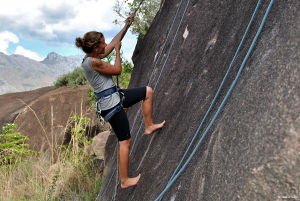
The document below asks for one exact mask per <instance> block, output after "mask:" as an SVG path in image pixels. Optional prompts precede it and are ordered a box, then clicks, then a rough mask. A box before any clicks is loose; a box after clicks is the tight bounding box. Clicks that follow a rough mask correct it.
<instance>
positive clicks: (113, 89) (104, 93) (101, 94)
mask: <svg viewBox="0 0 300 201" xmlns="http://www.w3.org/2000/svg"><path fill="white" fill-rule="evenodd" d="M117 91H118V89H117V87H116V86H114V87H111V88H108V89H105V90H103V91H101V92H99V93H96V92H95V93H94V94H95V96H96V99H97V100H99V99H101V98H104V97H106V96H109V95H111V94H113V93H115V92H117Z"/></svg>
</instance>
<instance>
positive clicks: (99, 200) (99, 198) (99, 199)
mask: <svg viewBox="0 0 300 201" xmlns="http://www.w3.org/2000/svg"><path fill="white" fill-rule="evenodd" d="M182 2H183V0H181V1H180V5H179V6H178V8H177V11H176V14H175V17H174V18H173V21H172V24H171V27H170V29H169V33H168V35H167V38H166V40H165V42H164V45H163V48H162V49H161V51H160V54H159V56H158V58H157V59H156V61H155V64H154V66H153V69H152V73H151V75H150V78H149V81H148V84H147V85H150V83H151V80H152V77H153V74H154V72H155V69H156V66H157V64H158V61H159V59H160V57H161V55H162V53H163V51H164V49H165V47H166V44H167V42H168V40H169V37H170V34H171V32H172V29H173V26H174V24H175V21H176V19H177V16H178V13H179V10H180V8H181V6H182ZM140 113H141V108H140V109H139V110H138V112H137V114H136V115H135V118H134V121H133V125H132V127H131V130H130V133H131V132H132V130H133V128H134V126H135V123H136V120H137V117H138V116H139V115H140ZM141 126H142V122H141V125H140V127H139V129H138V133H137V135H136V136H135V138H134V141H133V144H132V146H131V151H130V155H131V154H132V151H133V148H134V145H135V143H136V140H137V137H138V135H139V131H140V129H141ZM116 171H117V167H115V169H114V171H113V173H112V175H111V177H110V179H109V182H108V183H107V185H106V187H105V189H104V190H103V193H102V194H101V195H99V196H98V198H97V200H98V201H101V200H102V198H103V196H104V195H105V193H106V191H107V189H108V187H109V185H110V183H111V180H112V177H113V176H114V175H115V173H116Z"/></svg>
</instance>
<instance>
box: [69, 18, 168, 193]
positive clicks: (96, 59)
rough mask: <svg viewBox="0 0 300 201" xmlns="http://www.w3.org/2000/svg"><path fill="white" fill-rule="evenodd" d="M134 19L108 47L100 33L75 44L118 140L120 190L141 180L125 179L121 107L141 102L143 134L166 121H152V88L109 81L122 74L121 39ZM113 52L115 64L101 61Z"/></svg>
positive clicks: (125, 127)
mask: <svg viewBox="0 0 300 201" xmlns="http://www.w3.org/2000/svg"><path fill="white" fill-rule="evenodd" d="M133 20H134V16H133V15H131V16H130V17H128V18H127V19H126V24H125V26H124V28H123V29H122V30H121V31H120V32H119V33H118V34H117V35H116V36H115V37H114V38H113V40H112V41H111V42H110V43H109V44H106V43H105V38H104V36H103V34H102V33H101V32H97V31H91V32H87V33H86V34H84V37H83V38H80V37H78V38H76V42H75V43H76V46H77V47H78V48H81V49H82V50H83V52H85V53H86V56H85V58H84V60H83V62H82V68H83V71H84V74H85V76H86V78H87V80H88V81H89V83H90V84H91V86H92V87H93V89H94V93H95V96H96V99H97V111H98V112H99V113H100V115H101V116H102V117H104V118H106V119H107V120H108V122H109V123H110V125H111V126H112V128H113V131H114V132H115V134H116V136H117V138H118V140H119V150H120V151H119V173H120V178H121V188H127V187H130V186H134V185H136V184H137V182H138V181H139V179H140V177H141V174H139V175H138V176H136V177H133V178H129V177H128V163H129V151H130V144H131V136H130V130H129V122H128V119H127V115H126V113H125V111H124V110H123V107H125V108H128V107H130V106H132V105H134V104H136V103H138V102H140V101H142V112H143V117H144V123H145V134H146V135H150V134H152V133H153V132H154V131H156V130H158V129H161V128H162V127H163V126H164V125H165V121H163V122H161V123H158V124H154V123H153V121H152V105H153V90H152V88H151V87H149V86H143V87H137V88H130V89H125V90H122V89H121V90H120V89H119V88H117V87H116V85H115V83H114V82H113V79H112V75H119V74H121V72H122V64H121V58H120V49H121V40H122V38H123V36H124V34H125V33H126V32H127V30H128V28H129V27H130V25H131V23H132V22H133ZM113 49H115V51H116V58H115V63H114V65H111V64H109V63H106V62H103V61H102V60H101V59H102V58H104V57H106V56H107V55H108V54H109V53H111V52H112V50H113ZM122 100H123V101H122ZM108 114H110V115H108ZM107 116H109V117H107Z"/></svg>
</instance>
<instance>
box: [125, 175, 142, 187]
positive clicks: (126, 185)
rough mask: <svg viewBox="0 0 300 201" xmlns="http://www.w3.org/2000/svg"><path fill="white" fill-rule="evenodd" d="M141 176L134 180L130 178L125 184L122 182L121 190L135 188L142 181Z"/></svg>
mask: <svg viewBox="0 0 300 201" xmlns="http://www.w3.org/2000/svg"><path fill="white" fill-rule="evenodd" d="M140 177H141V174H139V175H138V176H137V177H134V178H128V179H126V180H125V181H124V182H121V188H128V187H130V186H135V185H136V184H137V183H138V181H139V180H140Z"/></svg>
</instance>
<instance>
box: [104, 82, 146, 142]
mask: <svg viewBox="0 0 300 201" xmlns="http://www.w3.org/2000/svg"><path fill="white" fill-rule="evenodd" d="M121 91H122V92H123V93H124V97H125V99H124V101H123V106H124V107H125V108H128V107H130V106H132V105H134V104H136V103H138V102H140V101H141V100H145V98H146V87H136V88H131V89H124V90H121ZM115 107H116V106H115ZM112 109H114V107H113V108H111V109H109V110H104V111H102V112H101V116H105V115H106V114H107V113H108V112H109V111H111V110H112ZM108 122H109V123H110V125H111V127H112V128H113V130H114V132H115V134H116V135H117V138H118V140H119V141H123V140H128V139H130V138H131V136H130V129H129V121H128V118H127V115H126V112H125V111H124V110H123V108H122V109H121V110H120V112H118V113H116V114H115V115H114V116H113V117H112V118H111V119H110V120H109V121H108Z"/></svg>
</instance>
